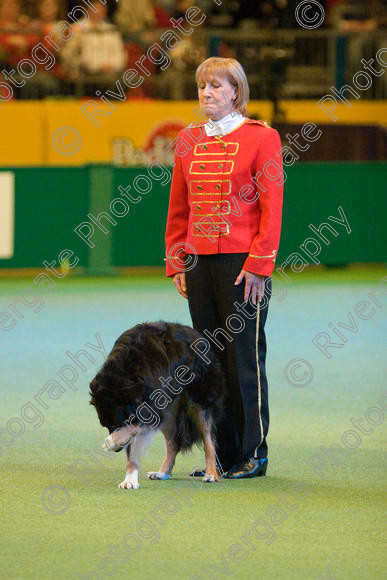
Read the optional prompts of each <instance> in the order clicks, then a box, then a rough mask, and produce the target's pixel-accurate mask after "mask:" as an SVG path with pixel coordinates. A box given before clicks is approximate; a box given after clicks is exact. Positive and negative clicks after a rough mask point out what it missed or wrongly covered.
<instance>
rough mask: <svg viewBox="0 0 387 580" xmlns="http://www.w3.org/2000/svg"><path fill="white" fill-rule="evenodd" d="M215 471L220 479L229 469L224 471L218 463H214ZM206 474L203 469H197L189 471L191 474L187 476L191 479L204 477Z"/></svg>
mask: <svg viewBox="0 0 387 580" xmlns="http://www.w3.org/2000/svg"><path fill="white" fill-rule="evenodd" d="M229 465H230V464H229ZM216 469H217V471H218V473H219V475H220V476H221V477H222V476H223V477H224V475H225V473H226V472H227V471H228V470H229V469H230V468H229V467H228V468H227V469H226V470H224V469H223V467H222V465H221V464H220V463H218V462H217V463H216ZM205 473H206V470H205V469H203V468H199V469H194V470H193V471H191V473H190V474H189V475H190V476H191V477H204V475H205Z"/></svg>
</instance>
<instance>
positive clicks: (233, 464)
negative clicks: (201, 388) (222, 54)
mask: <svg viewBox="0 0 387 580" xmlns="http://www.w3.org/2000/svg"><path fill="white" fill-rule="evenodd" d="M196 82H197V86H198V95H199V103H200V108H201V110H202V112H203V113H204V115H205V117H206V118H207V120H208V121H207V123H202V124H198V125H197V126H195V127H192V126H189V127H188V128H186V129H184V130H183V131H180V133H179V135H178V138H177V141H176V149H175V166H174V170H173V176H172V184H171V195H170V203H169V212H168V220H167V228H166V248H167V276H173V282H174V284H175V286H176V288H177V290H178V291H179V293H180V294H181V295H182V296H184V297H185V298H188V303H189V309H190V313H191V318H192V323H193V326H194V328H195V329H196V330H198V331H199V332H201V333H202V334H203V336H205V337H206V341H208V344H209V345H210V346H211V348H212V349H213V350H214V353H215V354H216V355H217V357H218V359H219V361H220V363H221V365H222V368H223V370H224V372H225V375H226V382H227V393H228V396H227V400H226V410H225V414H224V417H223V419H222V421H221V422H220V423H219V424H218V426H217V449H216V451H217V457H218V461H219V464H220V465H219V470H220V471H227V473H226V475H225V477H227V478H229V479H239V478H245V477H256V476H262V475H265V473H266V468H267V443H266V436H267V432H268V427H269V406H268V393H267V378H266V369H265V358H266V338H265V332H264V326H265V322H266V317H267V311H268V303H269V299H270V294H271V281H270V275H271V273H272V271H273V268H274V263H275V258H276V255H277V251H278V245H279V238H280V229H281V210H282V184H283V180H284V178H283V172H282V161H281V160H282V154H281V142H280V138H279V135H278V133H277V131H275V130H274V129H271V128H269V127H267V126H266V125H265V123H263V122H262V121H254V120H251V119H248V118H247V110H246V105H247V102H248V100H249V87H248V83H247V79H246V75H245V73H244V71H243V68H242V66H241V65H240V63H239V62H238V61H236V60H234V59H231V58H209V59H207V60H205V61H204V62H203V63H202V64H201V65H200V66H199V67H198V69H197V71H196ZM208 388H211V385H208ZM191 475H201V472H200V470H197V471H196V472H193V473H192V474H191Z"/></svg>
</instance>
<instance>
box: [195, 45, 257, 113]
mask: <svg viewBox="0 0 387 580" xmlns="http://www.w3.org/2000/svg"><path fill="white" fill-rule="evenodd" d="M213 75H219V76H222V77H225V78H226V79H227V80H228V82H229V83H230V84H231V85H233V87H235V89H236V95H237V96H236V99H235V101H234V107H235V110H236V111H239V112H240V113H241V114H242V115H244V116H245V117H247V115H248V113H247V103H248V102H249V97H250V89H249V84H248V82H247V78H246V73H245V71H244V70H243V67H242V65H241V64H240V62H238V61H237V60H235V58H221V57H218V56H212V57H210V58H207V60H205V61H203V62H202V63H201V64H200V65H199V66H198V68H197V69H196V73H195V79H196V84H197V85H199V82H200V81H201V80H208V79H209V77H211V76H213Z"/></svg>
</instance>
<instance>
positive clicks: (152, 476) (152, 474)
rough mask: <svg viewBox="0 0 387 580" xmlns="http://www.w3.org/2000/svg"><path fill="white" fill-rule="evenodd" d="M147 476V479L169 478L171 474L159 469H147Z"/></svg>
mask: <svg viewBox="0 0 387 580" xmlns="http://www.w3.org/2000/svg"><path fill="white" fill-rule="evenodd" d="M148 477H149V479H169V478H170V477H171V476H170V475H169V474H168V473H162V472H161V471H148Z"/></svg>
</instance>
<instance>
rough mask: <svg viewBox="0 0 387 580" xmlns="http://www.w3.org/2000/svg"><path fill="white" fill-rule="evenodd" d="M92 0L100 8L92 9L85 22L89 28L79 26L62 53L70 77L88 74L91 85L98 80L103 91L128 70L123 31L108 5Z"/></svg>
mask: <svg viewBox="0 0 387 580" xmlns="http://www.w3.org/2000/svg"><path fill="white" fill-rule="evenodd" d="M90 2H91V4H92V5H93V6H94V7H95V8H96V9H97V12H94V11H93V10H89V21H87V22H86V21H83V22H82V26H85V27H86V28H87V32H84V31H82V30H81V29H79V31H78V32H77V34H75V35H74V36H73V37H72V38H71V39H70V40H69V41H68V42H66V44H65V45H64V46H63V48H62V51H61V57H62V62H63V64H64V67H65V70H66V73H67V75H68V78H70V79H79V78H80V77H82V76H86V78H85V81H87V84H88V85H89V86H90V85H92V84H97V85H98V89H100V90H101V91H102V90H106V88H111V87H115V82H116V80H117V78H118V77H119V76H120V74H121V73H122V72H123V70H124V67H125V51H124V43H123V41H122V37H121V34H120V32H119V31H118V30H117V29H116V28H115V26H114V25H113V24H110V23H109V22H108V21H107V6H106V5H105V4H101V3H100V2H99V0H90ZM101 75H103V76H102V78H101ZM93 94H94V92H93Z"/></svg>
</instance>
